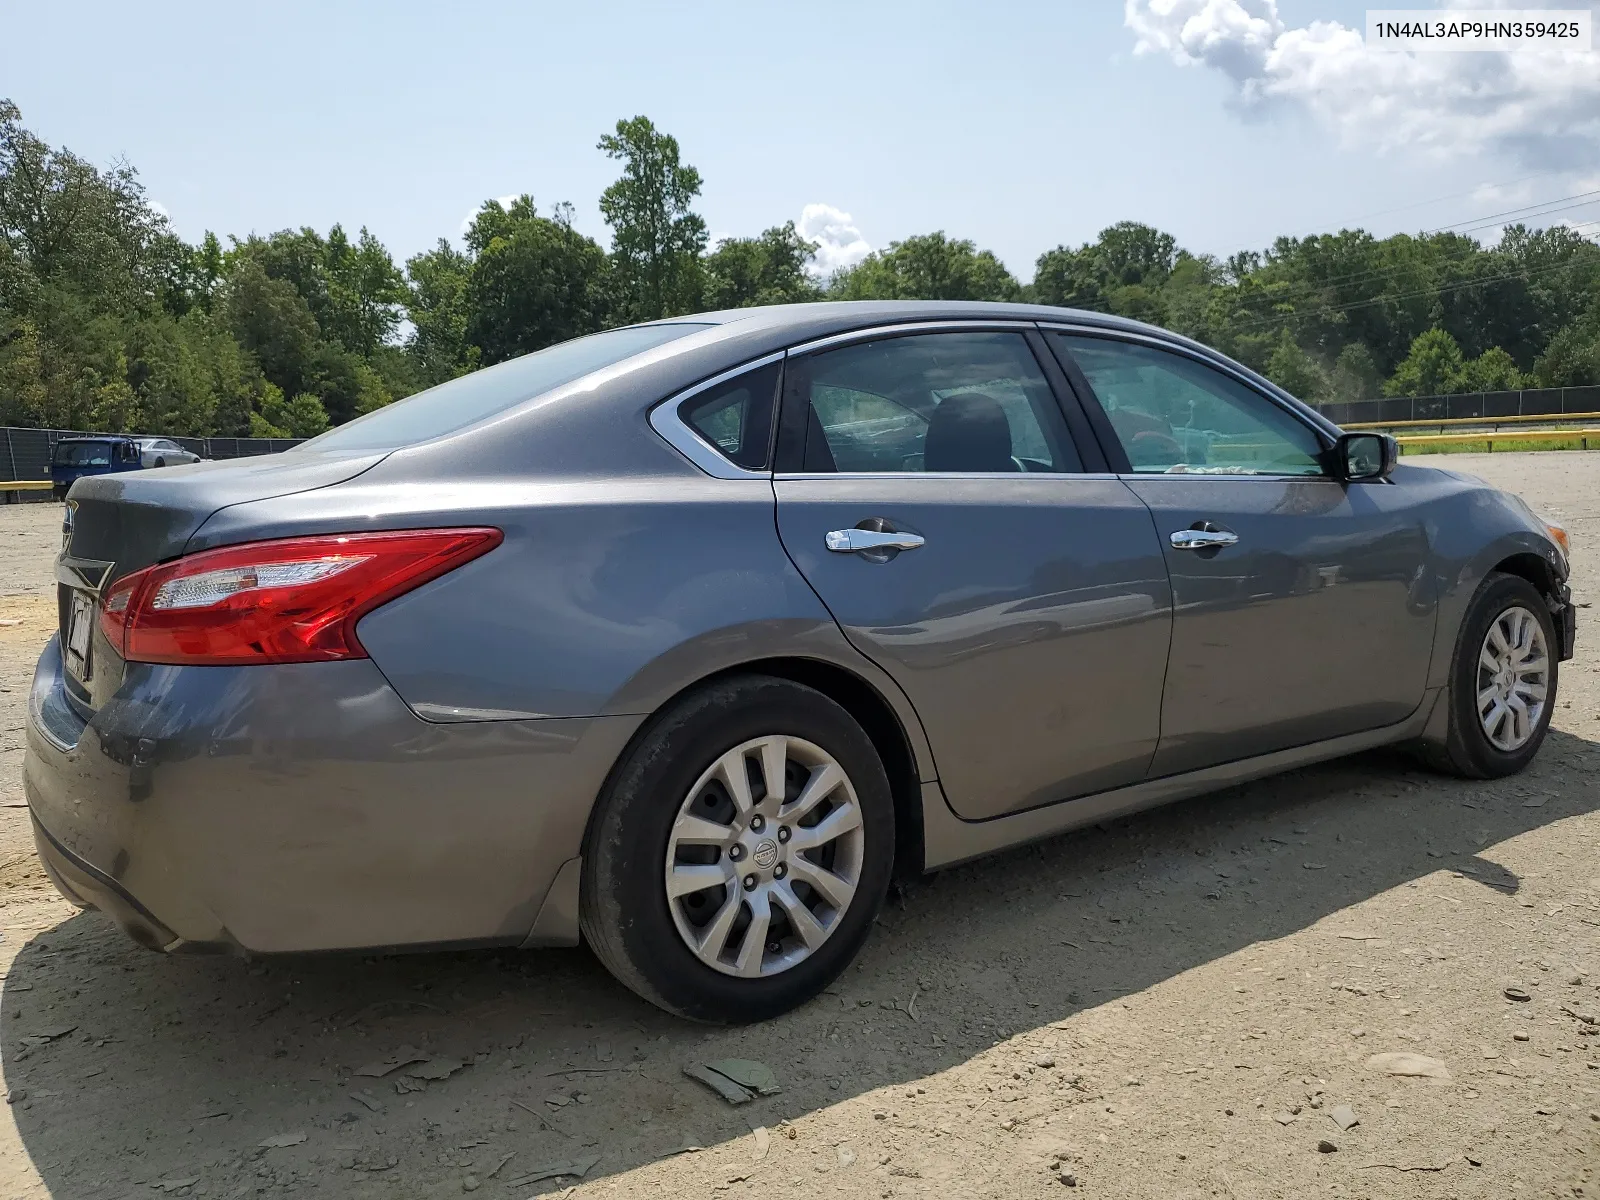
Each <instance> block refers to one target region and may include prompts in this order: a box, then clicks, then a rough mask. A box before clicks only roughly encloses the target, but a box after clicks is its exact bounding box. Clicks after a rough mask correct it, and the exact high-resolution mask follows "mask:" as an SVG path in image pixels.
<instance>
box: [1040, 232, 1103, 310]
mask: <svg viewBox="0 0 1600 1200" xmlns="http://www.w3.org/2000/svg"><path fill="white" fill-rule="evenodd" d="M1106 283H1107V280H1106V276H1105V272H1104V270H1103V269H1102V267H1101V264H1100V261H1099V259H1098V258H1097V257H1096V256H1095V254H1094V251H1093V249H1092V248H1090V247H1088V246H1084V247H1082V248H1080V249H1077V250H1073V249H1071V248H1070V247H1067V246H1057V247H1056V248H1055V249H1054V250H1046V251H1045V252H1044V253H1043V254H1041V255H1040V256H1039V259H1038V261H1037V262H1035V263H1034V266H1033V284H1032V287H1031V291H1032V296H1031V299H1033V300H1034V301H1035V302H1036V303H1039V304H1054V305H1057V306H1058V307H1061V308H1084V309H1088V310H1089V311H1090V312H1105V311H1106V290H1107V289H1106Z"/></svg>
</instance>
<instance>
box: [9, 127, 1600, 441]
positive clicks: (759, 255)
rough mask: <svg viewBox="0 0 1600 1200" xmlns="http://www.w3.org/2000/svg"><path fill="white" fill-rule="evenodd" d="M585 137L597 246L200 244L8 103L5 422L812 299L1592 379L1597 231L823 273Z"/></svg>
mask: <svg viewBox="0 0 1600 1200" xmlns="http://www.w3.org/2000/svg"><path fill="white" fill-rule="evenodd" d="M596 149H597V150H598V151H599V152H600V153H602V154H604V155H606V156H607V157H609V158H611V159H613V160H615V161H616V162H617V163H618V165H619V174H618V177H617V179H616V181H615V182H614V183H612V184H611V185H610V186H609V187H607V188H606V189H605V191H604V192H603V193H602V194H601V196H600V212H601V214H602V216H603V217H604V218H605V222H606V225H607V226H608V228H609V229H610V243H611V244H610V246H609V247H606V246H602V245H600V244H599V243H598V242H597V241H595V240H594V239H593V238H590V237H588V236H586V235H585V234H583V233H580V232H579V231H578V230H577V229H576V228H575V227H574V225H573V209H572V206H571V205H570V204H557V205H555V206H553V207H552V208H550V209H549V210H548V211H547V212H541V211H540V209H539V208H538V207H537V206H536V204H535V202H534V199H533V197H532V196H530V195H522V196H518V197H516V198H515V199H513V200H511V201H509V202H507V203H503V204H502V203H500V202H498V201H489V202H486V203H485V204H484V205H483V206H482V207H481V208H480V209H479V210H478V212H477V213H476V215H475V216H474V217H473V219H472V221H471V222H470V224H469V226H468V228H467V230H466V233H465V236H464V238H463V244H462V246H461V247H459V248H458V247H457V246H456V245H454V244H452V243H451V242H450V241H449V240H448V239H444V238H441V239H440V240H439V242H438V244H437V245H436V246H435V247H434V248H433V249H431V250H428V251H425V252H423V253H420V254H417V255H415V256H413V257H412V258H410V259H408V260H407V261H406V262H405V263H404V264H403V265H401V264H397V263H396V262H395V261H394V259H393V257H392V256H391V255H390V253H389V251H388V250H387V249H386V248H385V247H384V246H383V244H382V243H381V242H380V241H379V240H378V239H377V238H375V237H373V236H372V234H371V233H369V232H368V231H367V230H366V229H365V228H362V229H361V230H360V231H359V232H358V233H357V234H356V235H355V236H351V235H350V234H349V233H348V232H347V231H346V230H345V229H344V228H343V227H342V226H341V225H335V226H334V227H333V228H332V229H330V230H328V232H327V233H326V234H324V233H320V232H318V231H317V230H314V229H311V228H301V229H297V230H282V231H280V232H277V233H273V234H271V235H268V236H261V235H258V234H255V233H251V234H249V235H247V236H245V237H242V238H240V237H229V238H227V239H226V242H224V239H222V238H219V237H218V236H217V235H215V234H213V233H207V234H206V235H205V236H204V237H203V238H202V239H201V240H200V242H199V243H198V244H190V243H188V242H186V241H184V240H183V239H182V238H180V237H179V236H178V235H177V234H176V233H174V232H173V230H172V228H171V225H170V223H169V222H168V220H167V218H166V217H165V215H164V214H162V213H161V212H160V211H159V210H158V209H157V208H155V207H153V206H152V205H151V204H150V203H149V202H148V200H147V197H146V195H145V192H144V189H143V186H142V185H141V183H140V181H139V178H138V175H137V173H136V172H135V170H134V169H133V168H132V167H131V166H130V165H128V164H126V163H117V164H113V165H112V166H110V167H106V168H99V167H96V166H94V165H93V164H91V163H88V162H86V161H85V160H84V159H82V158H80V157H78V156H77V155H74V154H72V153H71V152H70V151H68V150H66V149H64V148H57V147H52V146H50V145H49V144H48V143H46V142H45V141H44V140H43V139H41V138H39V137H38V136H36V135H35V134H33V133H32V132H30V131H29V130H28V129H27V128H26V127H25V126H24V125H23V123H22V114H21V113H20V111H19V110H18V109H17V107H16V106H15V105H14V104H12V103H10V102H9V101H0V424H10V425H29V426H47V427H55V428H69V429H101V430H109V431H139V432H149V433H165V434H176V435H190V436H203V435H218V436H247V435H253V436H263V437H271V436H295V437H307V436H311V435H314V434H316V433H318V432H320V431H322V430H323V429H326V428H327V427H328V426H329V425H336V424H340V423H342V422H344V421H348V420H350V419H351V418H353V417H356V416H359V415H360V414H362V413H365V412H370V411H372V410H373V409H375V408H379V407H381V406H383V405H385V404H388V403H391V402H392V401H394V400H396V399H398V398H400V397H402V396H405V395H408V394H410V393H412V392H415V391H418V390H420V389H421V388H424V387H428V386H431V385H433V384H435V383H440V382H443V381H444V380H446V379H451V378H454V377H455V376H457V375H461V374H463V373H465V372H468V371H472V370H475V369H477V368H478V367H482V366H488V365H490V364H493V363H496V362H501V361H503V360H505V359H508V358H512V357H515V356H517V355H520V354H526V353H528V352H530V351H534V350H538V349H540V348H542V347H544V346H548V345H551V344H552V343H554V342H558V341H561V340H563V339H566V338H570V337H575V336H578V335H581V334H584V333H590V332H594V331H595V330H599V329H604V328H608V327H611V326H615V325H621V324H627V323H629V322H635V321H648V320H655V319H659V318H662V317H668V316H675V315H680V314H683V313H690V312H696V311H704V310H708V309H721V308H737V307H743V306H746V305H754V304H774V303H786V302H793V301H804V300H822V299H839V300H876V299H943V300H1006V301H1015V300H1028V301H1036V302H1038V303H1043V304H1055V305H1067V306H1071V307H1076V308H1085V309H1092V310H1096V311H1103V312H1112V313H1117V314H1121V315H1124V316H1129V317H1135V318H1138V319H1140V320H1144V321H1150V322H1152V323H1154V324H1157V325H1162V326H1165V327H1167V328H1169V329H1173V330H1176V331H1178V332H1180V333H1184V334H1188V335H1190V336H1192V337H1195V338H1198V339H1199V340H1201V341H1204V342H1207V343H1209V344H1211V345H1213V346H1216V347H1217V348H1218V349H1220V350H1222V351H1224V352H1225V353H1228V354H1230V355H1232V356H1234V357H1235V358H1237V359H1239V360H1241V361H1242V362H1245V363H1247V364H1248V365H1250V366H1252V367H1254V368H1256V369H1257V370H1259V371H1261V372H1263V373H1264V374H1266V375H1268V376H1269V377H1271V378H1272V379H1273V380H1275V381H1276V382H1277V383H1279V384H1281V385H1282V386H1284V387H1285V388H1287V389H1288V390H1289V391H1291V392H1293V393H1294V394H1296V395H1298V396H1300V397H1302V398H1304V399H1307V400H1311V401H1313V402H1319V401H1344V400H1357V399H1366V398H1369V397H1372V396H1376V395H1379V394H1388V395H1435V394H1447V393H1454V392H1464V391H1484V390H1501V389H1511V388H1518V387H1535V386H1537V387H1559V386H1575V385H1581V384H1596V383H1600V246H1596V245H1595V244H1594V243H1593V242H1591V241H1589V240H1587V239H1586V238H1584V237H1583V236H1582V235H1581V234H1580V233H1578V232H1577V231H1576V230H1573V229H1570V228H1565V227H1559V226H1557V227H1550V228H1545V229H1529V228H1527V227H1525V226H1523V225H1512V226H1509V227H1507V228H1506V229H1505V230H1504V231H1503V233H1502V235H1501V236H1500V238H1499V240H1498V242H1497V243H1495V244H1494V245H1492V246H1485V245H1483V244H1481V243H1480V242H1478V241H1477V240H1476V239H1475V238H1473V237H1471V236H1469V235H1467V234H1464V233H1457V232H1448V231H1444V232H1435V233H1426V234H1419V235H1406V234H1398V235H1395V236H1393V237H1388V238H1376V237H1374V236H1372V235H1371V234H1369V233H1366V232H1364V231H1362V230H1359V229H1355V230H1350V229H1345V230H1341V231H1339V232H1338V233H1330V234H1319V235H1315V236H1311V237H1299V238H1291V237H1283V238H1279V239H1277V240H1276V241H1275V242H1274V243H1273V244H1272V245H1271V246H1270V247H1269V248H1267V249H1265V250H1262V251H1246V252H1241V253H1238V254H1233V255H1229V256H1227V257H1225V258H1217V257H1214V256H1212V255H1207V254H1192V253H1190V252H1189V251H1187V250H1185V249H1183V248H1181V247H1180V246H1179V245H1178V244H1177V241H1176V239H1175V238H1173V237H1172V235H1170V234H1167V233H1163V232H1161V231H1160V230H1157V229H1153V228H1151V227H1150V226H1148V225H1143V224H1139V223H1137V222H1132V221H1124V222H1120V223H1118V224H1116V225H1113V226H1111V227H1110V228H1108V229H1105V230H1103V231H1102V232H1101V233H1100V235H1099V236H1098V237H1097V238H1096V239H1095V240H1094V241H1092V242H1089V243H1086V244H1084V245H1081V246H1067V245H1062V246H1058V247H1056V248H1055V249H1053V250H1049V251H1046V252H1045V253H1044V254H1042V255H1040V257H1039V259H1038V261H1037V263H1036V264H1035V269H1034V277H1033V279H1032V280H1031V281H1030V282H1028V283H1023V282H1021V281H1020V280H1018V279H1017V278H1016V277H1015V276H1014V275H1012V273H1011V272H1010V271H1009V270H1007V268H1006V267H1005V265H1004V264H1003V263H1002V262H1001V261H1000V260H999V259H998V258H997V257H996V256H995V255H994V254H993V253H991V252H990V251H988V250H983V249H980V248H978V247H977V246H976V245H975V244H974V243H973V242H971V241H969V240H965V239H958V238H951V237H948V236H947V235H946V234H945V233H943V232H936V233H929V234H923V235H919V236H914V237H908V238H906V239H905V240H903V241H899V242H891V243H890V244H889V246H888V247H887V248H885V249H882V250H879V251H876V252H874V253H872V254H869V255H868V256H867V257H866V258H865V259H864V260H863V261H861V262H860V263H858V264H856V265H855V266H852V267H848V268H846V269H843V270H840V271H837V272H835V273H834V274H833V275H832V276H831V277H830V278H828V279H819V278H817V277H816V275H815V274H814V272H813V270H812V264H813V262H814V260H815V256H816V252H817V246H816V244H815V243H812V242H808V241H806V240H805V239H804V238H803V237H801V236H800V234H799V233H798V232H797V231H796V229H795V225H794V223H793V222H787V223H785V224H782V225H775V226H773V227H771V228H769V229H767V230H765V231H763V232H762V233H761V234H759V235H758V236H755V237H743V238H731V239H727V240H723V241H720V242H719V243H717V244H716V245H715V246H711V245H709V244H708V242H709V238H708V231H707V227H706V223H705V221H704V219H703V218H702V217H701V216H700V215H699V214H698V213H697V212H695V210H694V204H695V201H696V199H697V197H698V196H699V195H700V191H701V186H702V181H701V178H700V174H699V172H698V171H696V170H695V169H694V167H692V166H690V165H689V164H688V163H685V162H684V161H682V157H681V152H680V148H679V146H678V143H677V141H676V139H674V138H673V137H671V136H670V135H669V134H666V133H664V132H663V131H661V130H659V129H657V128H656V127H655V126H654V125H653V124H652V123H651V122H650V120H649V119H647V118H645V117H642V116H641V117H634V118H632V119H631V120H624V121H619V122H618V123H617V126H616V128H615V130H614V131H612V132H611V133H607V134H606V135H604V136H603V137H601V138H600V139H599V142H598V144H597V146H596Z"/></svg>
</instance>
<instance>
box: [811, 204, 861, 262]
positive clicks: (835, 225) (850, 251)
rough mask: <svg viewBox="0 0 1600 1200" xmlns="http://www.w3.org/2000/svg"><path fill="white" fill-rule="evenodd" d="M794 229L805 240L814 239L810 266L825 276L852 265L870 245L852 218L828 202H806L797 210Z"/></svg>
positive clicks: (858, 260)
mask: <svg viewBox="0 0 1600 1200" xmlns="http://www.w3.org/2000/svg"><path fill="white" fill-rule="evenodd" d="M795 230H796V231H797V232H798V233H799V234H800V236H801V237H803V238H805V239H806V241H808V242H816V243H817V257H816V258H815V259H813V260H812V263H811V270H812V271H813V272H814V273H815V274H817V275H820V276H823V277H824V278H826V277H827V276H829V275H832V274H833V273H834V272H835V271H837V270H840V269H841V268H843V267H853V266H855V265H856V264H857V263H858V262H860V261H861V260H862V259H863V258H865V257H866V256H867V255H869V254H871V253H872V247H871V246H869V245H868V244H867V239H866V238H864V237H862V236H861V230H859V229H857V228H856V223H855V218H854V217H852V216H851V215H850V214H849V213H847V212H841V211H840V210H839V209H837V208H835V207H833V205H831V204H808V205H806V206H805V208H803V209H801V210H800V219H799V220H798V221H796V222H795Z"/></svg>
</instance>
